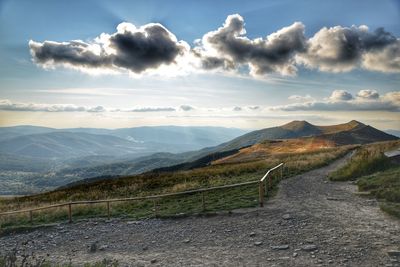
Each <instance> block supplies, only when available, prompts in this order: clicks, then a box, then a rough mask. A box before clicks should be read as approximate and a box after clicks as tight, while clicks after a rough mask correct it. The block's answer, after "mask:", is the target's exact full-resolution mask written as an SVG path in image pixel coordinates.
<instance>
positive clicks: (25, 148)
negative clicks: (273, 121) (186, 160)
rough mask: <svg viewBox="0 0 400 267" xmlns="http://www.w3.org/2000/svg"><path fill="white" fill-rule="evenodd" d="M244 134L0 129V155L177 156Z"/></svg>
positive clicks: (223, 130)
mask: <svg viewBox="0 0 400 267" xmlns="http://www.w3.org/2000/svg"><path fill="white" fill-rule="evenodd" d="M244 132H245V131H243V130H240V129H234V128H223V127H179V126H158V127H137V128H123V129H115V130H109V129H97V128H73V129H52V128H45V127H36V126H16V127H3V128H0V153H6V154H11V155H18V156H23V157H42V158H60V159H67V158H71V157H86V156H91V155H107V156H119V157H123V156H125V155H127V154H131V155H136V156H143V155H149V154H152V153H157V152H172V153H179V152H184V151H190V150H197V149H200V148H203V147H207V146H215V145H217V144H220V143H221V142H225V141H228V140H230V139H232V138H234V137H236V136H239V135H241V134H243V133H244Z"/></svg>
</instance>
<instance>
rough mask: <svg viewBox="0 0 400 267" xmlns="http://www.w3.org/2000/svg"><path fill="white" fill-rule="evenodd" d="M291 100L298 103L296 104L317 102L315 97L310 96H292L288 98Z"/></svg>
mask: <svg viewBox="0 0 400 267" xmlns="http://www.w3.org/2000/svg"><path fill="white" fill-rule="evenodd" d="M288 99H289V100H292V101H296V102H306V101H313V100H315V99H314V98H313V97H311V96H310V95H305V96H301V95H291V96H289V97H288Z"/></svg>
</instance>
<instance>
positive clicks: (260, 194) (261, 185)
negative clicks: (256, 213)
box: [258, 181, 264, 207]
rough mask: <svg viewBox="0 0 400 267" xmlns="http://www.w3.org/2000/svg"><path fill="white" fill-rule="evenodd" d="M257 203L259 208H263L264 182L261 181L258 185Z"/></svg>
mask: <svg viewBox="0 0 400 267" xmlns="http://www.w3.org/2000/svg"><path fill="white" fill-rule="evenodd" d="M258 201H259V203H260V207H264V182H262V181H260V183H259V184H258Z"/></svg>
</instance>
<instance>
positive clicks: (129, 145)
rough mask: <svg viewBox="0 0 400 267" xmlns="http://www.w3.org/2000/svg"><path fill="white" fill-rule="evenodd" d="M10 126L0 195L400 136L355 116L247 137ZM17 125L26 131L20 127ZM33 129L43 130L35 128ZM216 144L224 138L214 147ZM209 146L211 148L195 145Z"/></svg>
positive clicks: (0, 166)
mask: <svg viewBox="0 0 400 267" xmlns="http://www.w3.org/2000/svg"><path fill="white" fill-rule="evenodd" d="M24 127H26V126H24ZM9 128H13V127H8V128H7V129H4V128H0V136H1V134H2V133H7V134H9V133H10V131H11V130H14V132H17V136H16V137H12V138H10V137H9V138H6V139H5V140H3V141H0V159H1V160H2V162H3V163H0V194H2V193H3V194H4V193H7V194H15V193H18V192H19V193H21V192H24V193H29V192H38V191H40V190H43V189H46V190H48V189H51V188H54V187H58V186H63V185H66V184H69V183H71V182H72V183H79V181H81V180H85V181H86V182H90V181H92V180H101V179H111V178H113V177H118V176H125V175H132V174H138V173H142V172H147V171H151V170H156V169H158V171H175V170H186V169H190V168H197V167H201V166H206V165H207V164H210V163H211V162H212V161H214V160H218V159H219V158H220V157H225V156H227V155H232V154H235V153H237V152H238V151H240V150H241V149H243V148H245V147H250V146H253V145H256V144H261V143H264V142H266V141H268V140H282V139H298V138H307V137H318V138H317V139H316V140H317V141H318V142H317V143H315V142H314V143H315V144H316V145H317V144H319V143H320V144H321V145H322V146H323V145H324V144H325V143H327V144H329V145H330V146H336V145H346V144H365V143H372V142H378V141H388V140H396V139H398V138H397V137H395V136H393V135H390V134H387V133H384V132H382V131H380V130H378V129H375V128H373V127H371V126H368V125H365V124H363V123H360V122H358V121H350V122H348V123H344V124H339V125H331V126H318V125H313V124H310V123H308V122H306V121H292V122H290V123H288V124H285V125H282V126H277V127H271V128H266V129H261V130H257V131H253V132H250V133H246V134H244V135H240V133H243V131H242V130H238V129H227V128H220V127H176V126H161V127H138V128H126V129H116V130H108V129H93V128H76V129H63V131H61V130H58V129H51V128H40V129H34V128H30V127H28V128H26V129H24V128H18V129H9ZM3 130H4V131H3ZM20 130H24V131H26V132H27V133H29V134H23V133H19V131H20ZM32 131H39V132H40V131H41V133H35V134H32ZM239 135H240V136H239ZM3 136H5V134H4V135H3ZM237 136H239V137H237ZM235 137H236V138H235ZM216 142H220V143H221V144H219V145H216ZM281 143H282V144H283V145H284V144H287V143H286V142H281ZM277 145H278V146H279V142H278V143H277ZM204 146H208V147H206V148H202V149H200V150H198V149H199V148H201V147H204ZM189 150H191V151H189ZM182 151H186V152H182ZM249 151H251V149H250V150H249ZM160 152H162V153H160ZM171 152H172V153H171ZM179 152H181V153H179ZM60 159H62V160H60Z"/></svg>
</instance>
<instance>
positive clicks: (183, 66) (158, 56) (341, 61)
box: [29, 14, 400, 76]
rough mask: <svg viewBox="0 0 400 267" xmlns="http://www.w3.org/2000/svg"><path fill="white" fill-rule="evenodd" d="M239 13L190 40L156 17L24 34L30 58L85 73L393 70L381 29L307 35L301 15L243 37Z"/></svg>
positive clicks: (396, 47)
mask: <svg viewBox="0 0 400 267" xmlns="http://www.w3.org/2000/svg"><path fill="white" fill-rule="evenodd" d="M244 26H245V22H244V19H243V17H241V16H240V15H238V14H234V15H230V16H228V17H227V18H226V20H225V23H224V24H223V26H222V27H220V28H218V29H217V30H215V31H210V32H208V33H206V34H204V35H203V37H202V38H201V39H199V40H196V41H195V45H194V47H192V48H191V47H190V46H189V44H188V43H187V42H185V41H182V40H180V41H178V39H177V38H176V36H175V35H174V34H173V33H172V32H171V31H169V30H168V29H167V28H165V27H164V26H163V25H161V24H159V23H150V24H146V25H143V26H141V27H136V26H135V25H133V24H131V23H127V22H123V23H121V24H119V25H118V26H117V31H116V32H115V33H113V34H107V33H102V34H101V35H100V36H99V37H97V38H95V39H94V40H93V41H90V42H84V41H81V40H73V41H69V42H62V43H60V42H54V41H44V42H36V41H33V40H31V41H29V47H30V51H31V54H32V57H33V61H34V62H35V63H36V64H38V65H40V66H42V67H45V68H54V67H58V66H63V67H67V68H73V69H79V70H83V71H87V72H89V73H90V72H92V73H101V72H129V73H132V74H135V75H140V74H143V73H156V74H160V75H170V74H172V75H174V74H181V73H187V72H188V71H210V70H214V71H215V70H217V71H229V72H240V71H243V67H244V68H245V69H248V70H249V74H250V75H251V76H264V75H266V74H269V73H278V74H281V75H295V74H296V73H297V69H298V67H299V66H304V67H306V68H310V69H317V70H320V71H325V72H347V71H351V70H353V69H356V68H362V69H365V70H369V71H379V72H394V73H398V72H400V39H398V38H397V37H395V36H394V35H392V34H391V33H389V32H386V31H385V30H384V29H383V28H378V29H376V30H375V31H373V32H371V31H370V30H369V29H368V27H367V26H365V25H362V26H359V27H356V26H352V27H342V26H335V27H332V28H326V27H324V28H322V29H320V30H319V31H318V32H316V33H315V34H314V35H313V36H312V37H311V38H309V39H307V38H306V36H305V26H304V25H303V24H302V23H301V22H295V23H293V24H292V25H289V26H287V27H284V28H282V29H279V30H277V31H276V32H274V33H270V34H268V35H267V36H266V37H260V38H255V39H250V38H248V37H247V36H246V29H245V27H244Z"/></svg>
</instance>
